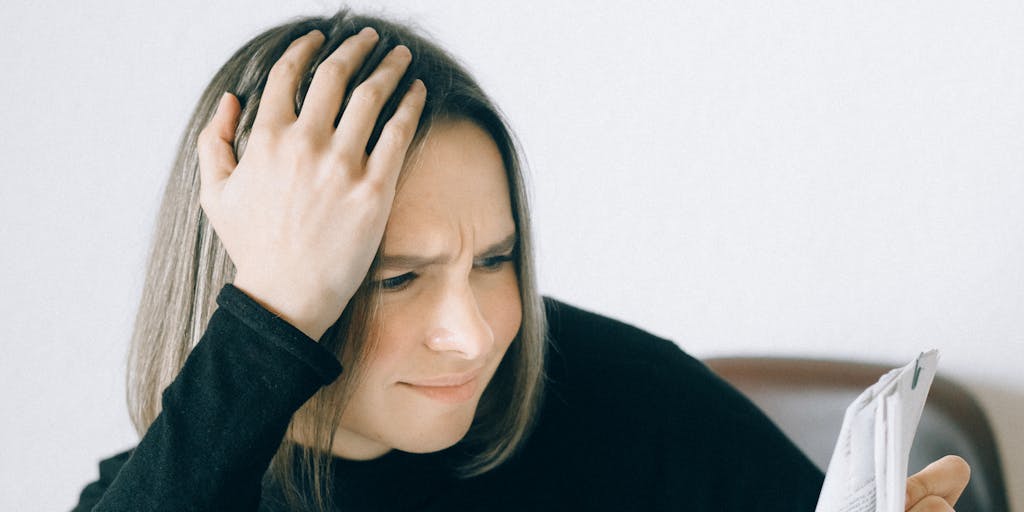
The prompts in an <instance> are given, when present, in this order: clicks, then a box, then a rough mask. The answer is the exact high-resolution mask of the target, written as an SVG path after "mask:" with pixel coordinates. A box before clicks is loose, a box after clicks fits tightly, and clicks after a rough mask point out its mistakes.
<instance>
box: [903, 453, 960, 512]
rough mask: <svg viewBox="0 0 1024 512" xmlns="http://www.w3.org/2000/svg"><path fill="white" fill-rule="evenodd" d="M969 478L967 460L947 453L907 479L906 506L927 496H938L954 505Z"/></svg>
mask: <svg viewBox="0 0 1024 512" xmlns="http://www.w3.org/2000/svg"><path fill="white" fill-rule="evenodd" d="M970 478H971V467H970V466H969V465H968V464H967V461H965V460H964V459H962V458H960V457H958V456H956V455H947V456H945V457H943V458H941V459H939V460H937V461H935V462H932V463H931V464H929V465H928V466H926V467H925V468H924V469H922V470H921V471H919V472H917V473H916V474H914V475H913V476H911V477H910V478H908V479H907V502H906V503H907V507H910V506H913V505H915V504H916V503H918V502H920V501H921V500H923V499H925V498H926V497H928V496H938V497H940V498H942V499H944V500H945V501H946V502H947V503H949V504H950V505H956V502H957V500H959V499H960V494H962V493H963V492H964V488H966V487H967V482H968V481H970Z"/></svg>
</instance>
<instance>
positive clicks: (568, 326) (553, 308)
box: [544, 296, 711, 378]
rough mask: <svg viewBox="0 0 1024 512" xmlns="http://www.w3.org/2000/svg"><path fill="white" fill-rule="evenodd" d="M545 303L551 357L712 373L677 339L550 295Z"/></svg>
mask: <svg viewBox="0 0 1024 512" xmlns="http://www.w3.org/2000/svg"><path fill="white" fill-rule="evenodd" d="M544 309H545V313H546V316H547V322H548V347H549V349H550V351H552V352H554V357H553V360H563V361H565V364H569V365H572V366H576V367H586V368H592V369H597V368H604V369H609V368H619V369H628V368H633V369H636V370H641V371H642V370H649V369H651V368H658V369H661V370H663V371H659V372H658V373H666V371H667V373H670V374H674V376H675V377H676V378H679V377H682V376H684V375H685V374H693V373H696V374H699V375H700V376H701V377H707V376H708V375H711V374H710V371H709V370H707V368H706V367H705V366H704V364H703V363H701V362H700V361H699V360H697V359H696V358H694V357H693V356H691V355H690V354H688V353H686V352H685V351H684V350H683V349H682V348H681V347H680V346H679V345H677V344H676V343H675V342H673V341H671V340H668V339H666V338H663V337H661V336H657V335H655V334H652V333H650V332H648V331H646V330H644V329H642V328H639V327H637V326H635V325H632V324H629V323H627V322H624V321H622V320H618V319H616V318H613V317H610V316H605V315H602V314H599V313H596V312H594V311H592V310H589V309H586V308H584V307H580V306H577V305H573V304H570V303H567V302H564V301H561V300H559V299H556V298H553V297H550V296H544ZM553 370H557V369H553Z"/></svg>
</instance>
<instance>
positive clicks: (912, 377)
mask: <svg viewBox="0 0 1024 512" xmlns="http://www.w3.org/2000/svg"><path fill="white" fill-rule="evenodd" d="M938 362H939V353H938V351H937V350H931V351H928V352H924V353H922V354H921V355H920V356H918V358H917V359H916V360H914V361H911V362H910V364H908V365H907V366H904V367H903V368H896V369H895V370H892V371H890V372H889V373H886V374H885V375H883V376H882V378H881V379H879V380H878V382H876V383H875V384H873V385H872V386H871V387H869V388H868V389H866V390H865V391H864V392H863V393H861V395H860V396H858V397H857V399H856V400H854V401H853V403H852V404H850V407H849V408H847V409H846V415H845V416H844V417H843V427H842V429H841V430H840V431H839V440H838V441H837V442H836V448H835V451H834V452H833V453H832V459H831V460H830V461H829V464H828V471H827V472H826V473H825V484H824V486H823V487H822V489H821V495H820V496H819V497H818V507H817V509H816V512H876V511H878V512H903V511H904V505H905V504H904V500H905V499H906V489H907V464H908V462H909V460H910V447H911V445H912V444H913V442H914V433H915V432H916V431H917V424H918V422H919V421H920V420H921V411H922V410H924V402H925V399H926V398H927V397H928V389H929V388H930V387H931V385H932V379H933V378H934V377H935V368H936V366H937V365H938Z"/></svg>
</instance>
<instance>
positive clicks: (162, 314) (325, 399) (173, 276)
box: [127, 8, 547, 510]
mask: <svg viewBox="0 0 1024 512" xmlns="http://www.w3.org/2000/svg"><path fill="white" fill-rule="evenodd" d="M366 26H370V27H373V28H374V29H375V30H376V31H377V32H378V33H379V35H380V40H379V41H378V43H377V45H376V47H375V48H374V50H373V51H372V53H371V54H370V55H369V56H368V57H367V58H366V61H365V62H364V64H363V65H362V67H361V68H360V69H359V71H358V72H357V73H356V75H355V76H354V77H353V79H352V80H350V82H349V85H348V88H347V90H346V93H345V97H344V100H343V103H342V107H341V109H340V111H339V113H338V116H337V117H336V118H335V121H334V123H335V126H337V123H338V121H339V119H340V117H341V113H342V112H343V111H344V107H345V105H346V104H347V102H348V100H349V98H350V96H351V93H352V90H353V89H354V88H355V86H357V85H358V84H359V83H361V82H362V81H363V80H365V79H366V78H367V77H368V76H369V74H370V73H371V72H372V71H373V70H374V69H375V68H376V67H377V65H378V63H379V62H380V61H381V60H382V59H383V57H384V56H385V55H386V54H387V52H388V51H390V50H391V49H392V48H394V47H395V46H397V45H399V44H402V45H405V46H407V47H408V48H409V49H410V50H411V52H412V62H411V63H410V65H409V67H408V70H407V71H406V74H405V76H404V77H403V78H402V80H401V81H400V82H399V84H398V87H397V88H396V90H395V92H394V94H393V95H392V97H391V98H390V99H389V100H388V102H387V103H386V104H385V106H384V108H383V110H382V111H381V114H380V116H379V118H378V120H377V122H376V124H375V126H374V129H373V132H372V135H371V137H370V140H369V143H368V145H367V151H368V152H369V151H371V150H372V149H373V147H374V145H375V144H376V142H377V139H378V138H379V136H380V133H381V130H382V128H383V126H384V124H385V123H386V122H387V120H388V119H389V118H390V117H391V115H392V114H393V113H394V112H395V110H396V108H397V105H398V101H399V99H400V98H401V97H402V96H403V95H404V94H405V92H406V91H407V90H408V88H409V86H410V85H411V84H412V82H413V80H415V79H416V78H419V79H421V80H422V81H423V82H424V84H425V85H426V88H427V98H426V104H425V106H424V109H423V113H422V115H421V118H420V121H419V125H418V127H417V130H416V135H415V136H414V138H413V141H412V144H411V146H410V149H409V155H410V156H411V157H414V155H415V154H416V153H417V152H418V149H419V148H421V147H422V144H423V141H424V138H425V137H426V135H427V134H428V133H429V131H430V128H431V126H432V125H434V124H435V123H439V122H444V121H449V120H468V121H471V122H474V123H476V124H477V125H479V126H480V127H481V128H483V129H484V130H485V131H486V132H487V133H489V134H490V136H491V137H492V138H493V139H494V141H495V143H496V144H497V146H498V148H499V150H500V152H501V155H502V159H503V162H504V165H505V170H506V175H507V179H508V186H509V192H510V195H511V197H510V199H511V204H512V217H513V220H514V221H515V224H516V229H517V231H518V233H519V246H518V248H517V250H516V251H515V268H516V274H517V276H518V280H519V290H520V296H521V300H522V307H523V311H522V324H521V327H520V330H519V332H518V334H517V335H516V338H515V339H514V340H513V341H512V343H511V345H509V348H508V351H507V352H506V354H505V357H504V359H503V360H502V362H501V364H500V366H499V367H498V370H497V371H496V373H495V375H494V377H493V379H492V380H491V382H490V384H489V385H488V386H487V388H486V390H485V391H484V394H483V396H482V398H481V401H480V404H479V406H478V408H477V411H476V416H475V417H474V420H473V424H472V426H471V428H470V430H469V432H468V434H467V435H466V436H465V437H464V438H463V439H462V440H461V441H460V442H459V447H460V450H459V451H460V453H465V454H466V456H465V458H464V460H461V461H459V462H458V466H457V467H453V468H452V470H453V471H454V473H455V475H456V476H458V477H462V478H468V477H471V476H475V475H479V474H482V473H485V472H487V471H490V470H491V469H494V468H495V467H497V466H499V465H500V464H502V463H503V462H504V461H505V460H507V459H508V458H509V457H511V456H512V455H513V453H514V452H515V451H516V450H517V449H518V447H519V446H521V444H522V442H523V441H524V440H525V439H526V437H527V436H528V435H529V432H530V430H531V428H532V427H533V425H534V423H535V421H536V416H537V414H538V412H539V408H540V401H541V397H542V395H543V386H544V368H543V364H544V356H545V347H546V341H545V334H546V332H547V328H546V324H545V316H544V307H543V303H542V301H541V296H540V293H539V291H538V289H537V280H536V272H535V266H534V259H533V236H532V229H531V226H530V216H529V208H528V204H527V189H526V184H525V181H524V169H523V167H522V164H521V157H520V151H519V145H518V143H517V142H516V140H515V138H514V136H513V134H512V132H511V130H510V129H509V127H508V125H507V124H506V122H505V120H504V117H503V116H502V114H501V112H500V111H499V110H498V108H497V107H496V106H495V105H494V104H493V102H492V101H491V100H490V99H489V98H488V97H487V95H486V94H484V92H483V91H482V90H481V89H480V86H479V85H478V84H477V83H476V81H475V80H474V79H473V78H472V76H470V74H469V73H468V72H467V71H466V70H465V68H464V67H463V66H462V65H460V64H459V63H458V62H457V61H456V59H455V58H454V57H452V56H451V55H449V54H448V53H447V52H446V51H444V50H443V49H442V48H440V47H439V46H437V45H436V44H435V43H433V42H431V41H430V40H429V39H427V38H426V37H425V36H423V35H421V34H419V33H417V32H416V31H415V30H414V29H413V28H411V27H410V26H407V25H403V24H399V23H397V22H394V21H391V20H387V19H383V18H381V17H377V16H364V15H356V14H352V13H350V12H349V10H348V9H346V8H342V9H341V10H339V11H338V12H337V13H335V14H334V15H332V16H329V17H317V16H310V17H302V18H297V19H295V20H294V21H290V22H288V23H285V24H282V25H279V26H276V27H273V28H271V29H268V30H265V31H264V32H262V33H260V34H258V35H257V36H256V37H255V38H253V39H252V40H251V41H249V42H247V43H245V44H244V45H243V46H242V47H241V48H240V49H239V50H238V51H236V52H235V53H234V55H232V56H231V57H230V58H229V59H228V61H227V62H226V63H225V64H224V65H223V66H222V67H221V68H220V69H219V70H218V71H217V73H216V74H215V75H214V77H213V79H212V80H211V82H210V83H209V85H208V86H207V87H206V89H205V90H204V92H203V94H202V96H201V97H200V99H199V103H198V105H197V106H196V108H195V110H194V111H193V113H192V116H191V119H190V120H189V123H188V126H187V129H186V131H185V133H184V134H183V137H182V139H181V141H180V144H179V147H178V151H177V157H176V159H175V161H174V164H173V167H172V168H171V172H170V176H169V177H168V181H167V183H166V185H165V190H164V195H163V200H162V203H161V206H160V210H159V214H158V218H157V222H156V232H155V236H154V238H153V240H152V245H151V248H150V252H149V257H148V263H147V270H146V276H145V283H144V286H143V290H142V297H141V301H140V304H139V309H138V312H137V315H136V318H135V325H134V330H133V333H132V339H131V346H130V350H129V355H128V378H127V399H128V408H129V412H130V415H131V419H132V422H133V424H134V426H135V429H136V431H137V432H138V433H139V435H143V434H144V433H145V432H146V430H147V429H148V428H149V426H150V424H151V423H152V422H153V420H154V419H155V418H156V417H157V415H158V414H159V413H160V409H161V402H160V399H161V393H162V391H163V390H164V388H166V387H167V385H168V384H170V382H171V381H172V380H173V379H174V377H175V376H176V375H177V374H178V372H179V371H180V370H181V368H182V366H183V365H184V362H185V359H186V358H187V357H188V355H189V353H190V352H191V350H192V349H193V347H195V345H196V344H197V343H198V342H199V340H200V338H201V337H202V336H203V334H204V333H205V331H206V326H207V324H208V322H209V320H210V317H211V315H212V314H213V310H214V309H215V308H216V307H217V304H216V296H217V294H218V293H219V291H220V290H221V288H222V287H223V286H224V284H226V283H229V282H231V281H232V280H233V279H234V276H235V267H234V264H233V263H232V262H231V260H230V258H229V257H228V254H227V252H226V251H225V250H224V247H223V245H222V244H221V242H220V240H219V239H218V237H217V235H216V233H215V232H214V230H213V227H212V226H211V225H210V223H209V220H208V219H207V218H206V216H205V215H204V214H203V212H202V209H201V208H200V204H199V164H198V163H199V159H198V153H197V149H196V142H197V137H198V135H199V132H200V131H201V130H202V129H203V127H204V126H206V124H207V123H208V122H209V121H210V119H211V118H212V117H213V113H214V111H215V110H216V107H217V104H218V101H219V99H220V97H221V95H222V93H224V92H225V91H226V92H231V93H232V94H234V95H235V96H237V97H238V99H239V102H240V103H241V105H242V111H241V115H240V118H239V122H238V127H237V129H236V131H235V145H234V150H235V153H236V155H237V157H238V158H239V159H240V158H241V156H242V154H243V153H244V152H245V146H246V143H247V141H248V137H249V133H250V130H251V129H252V124H253V120H254V119H255V115H256V112H257V109H258V108H259V103H260V97H261V94H262V93H263V87H264V85H265V84H266V81H267V77H268V75H269V73H270V68H271V67H272V66H273V65H274V63H275V62H276V61H277V60H278V58H280V56H281V55H282V54H283V53H284V51H285V49H286V48H287V47H288V45H289V44H290V43H291V42H292V41H293V40H294V39H296V38H298V37H300V36H302V35H303V34H306V33H308V32H309V31H311V30H313V29H317V30H320V31H321V32H323V33H324V35H325V36H326V40H325V41H324V43H323V44H322V45H321V47H320V48H319V49H318V50H317V52H316V54H315V55H314V57H313V59H312V61H311V62H310V67H309V70H308V72H307V73H305V75H304V77H303V79H302V81H301V82H300V85H299V88H298V91H297V93H296V97H295V111H296V115H297V114H298V112H299V111H300V109H301V108H302V104H303V100H304V98H305V95H306V90H307V89H308V87H309V84H310V80H311V79H312V77H313V73H314V72H315V70H316V68H317V66H318V65H319V64H320V62H322V61H323V60H324V59H325V58H327V57H328V56H329V55H330V54H331V53H332V52H333V51H334V50H335V49H336V48H337V47H338V46H339V45H340V44H341V43H342V41H344V40H345V39H346V38H348V37H349V36H352V35H354V34H355V33H357V32H358V31H359V30H361V29H362V28H363V27H366ZM408 166H409V160H407V162H406V168H408ZM402 174H403V175H404V174H405V169H403V170H402ZM399 186H401V180H400V181H399ZM382 245H383V244H382ZM379 258H380V249H379V248H378V253H377V256H376V257H375V258H374V261H373V263H372V264H371V266H370V269H369V272H368V273H367V277H366V278H365V279H364V280H363V283H362V285H361V286H360V288H359V290H358V291H357V292H356V294H355V295H354V296H353V297H352V299H351V300H350V301H349V303H348V305H347V306H346V307H345V310H344V311H343V312H342V314H341V317H340V318H339V320H338V322H337V323H336V324H335V325H334V326H332V327H331V329H330V330H328V331H327V333H326V334H325V335H324V338H323V339H322V340H321V343H323V345H324V346H325V347H326V348H328V349H329V350H331V351H333V352H334V353H335V354H336V355H337V356H338V357H339V358H341V357H342V351H343V350H344V351H345V352H346V353H351V354H352V356H353V357H355V359H354V360H353V361H352V362H350V363H349V364H347V365H346V366H345V368H346V369H345V372H344V373H343V374H342V376H341V377H340V378H339V379H338V380H337V381H335V382H334V383H332V384H331V385H329V386H326V387H324V388H322V389H321V390H320V391H319V392H317V393H316V394H315V395H314V396H313V397H312V398H311V399H310V400H309V401H308V402H307V403H306V404H304V405H303V407H302V408H300V409H299V411H297V412H296V414H295V416H294V417H293V420H292V423H291V424H290V425H289V434H291V433H294V432H295V431H296V430H295V429H297V428H298V426H299V425H301V426H302V432H303V439H304V440H314V441H315V444H314V447H315V448H316V450H315V451H311V450H306V449H301V448H300V446H299V445H297V444H296V443H294V442H293V441H290V437H291V436H290V435H286V436H285V439H284V441H283V442H282V444H281V446H280V448H279V449H278V451H277V453H276V454H275V455H274V458H273V460H272V461H271V465H270V470H269V471H268V473H267V475H266V476H265V478H269V479H271V480H272V481H273V482H274V483H275V484H277V485H280V487H281V489H282V491H283V492H284V496H285V498H287V500H288V502H289V504H290V507H291V508H292V509H313V510H326V509H328V508H330V506H331V503H332V499H331V495H330V489H331V482H330V475H331V472H330V462H331V457H330V447H331V445H332V444H333V437H334V432H335V428H336V426H337V424H338V422H339V420H340V418H341V413H342V411H343V409H344V407H345V404H346V403H347V401H348V399H349V398H350V395H349V394H348V393H350V392H351V391H352V390H354V389H355V387H356V386H355V383H357V382H358V381H359V379H360V377H361V372H360V371H359V369H360V368H361V367H362V366H363V365H362V364H360V363H362V362H363V361H365V360H366V358H367V357H368V354H370V353H372V350H373V349H374V347H375V345H376V342H377V340H374V339H370V338H369V335H368V333H369V332H370V329H369V326H370V325H372V324H373V322H374V319H375V318H376V316H375V315H376V311H377V307H378V304H379V299H380V293H381V290H380V289H379V285H375V284H374V282H373V280H372V279H371V278H370V276H373V275H374V274H375V271H376V269H377V268H378V265H379V261H378V260H379ZM296 461H298V465H297V466H296Z"/></svg>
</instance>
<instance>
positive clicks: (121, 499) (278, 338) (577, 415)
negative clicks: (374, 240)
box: [75, 284, 823, 512]
mask: <svg viewBox="0 0 1024 512" xmlns="http://www.w3.org/2000/svg"><path fill="white" fill-rule="evenodd" d="M217 303H218V304H219V305H220V307H219V308H218V309H217V310H216V311H215V312H214V314H213V316H212V317H211V319H210V323H209V326H208V328H207V330H206V332H205V333H204V335H203V337H202V339H201V340H200V342H199V343H198V345H196V347H195V349H194V350H193V351H192V353H191V354H190V355H189V357H188V359H187V360H186V362H185V365H184V367H183V368H182V370H181V372H180V373H179V374H178V376H177V377H176V378H175V380H174V381H173V382H172V383H171V384H170V385H169V386H168V387H167V389H166V390H164V393H163V412H161V413H160V415H159V416H158V417H157V419H156V420H155V421H154V422H153V424H152V425H151V426H150V428H149V430H148V431H147V432H146V435H145V436H144V437H143V438H142V440H141V441H140V442H139V444H138V445H137V446H136V447H135V448H133V449H131V450H128V451H126V452H123V453H120V454H118V455H115V456H113V457H111V458H108V459H105V460H103V461H101V462H100V465H99V469H100V477H99V480H98V481H96V482H93V483H90V484H89V485H87V486H86V487H85V489H84V490H83V491H82V493H81V498H80V502H79V504H78V506H77V507H76V508H75V511H86V510H96V511H114V510H117V511H128V510H131V511H150V510H174V511H184V510H189V511H205V510H211V511H212V510H218V511H227V510H239V511H242V510H245V511H256V510H260V511H269V510H281V508H280V507H279V506H277V505H275V503H277V500H276V498H277V496H275V495H273V490H272V488H270V487H269V486H264V485H262V483H263V476H264V472H265V471H266V468H267V466H268V464H269V463H270V459H271V458H272V456H273V455H274V453H275V452H276V450H277V447H278V446H279V444H280V443H281V441H282V439H283V437H284V432H285V429H286V427H287V425H288V422H289V421H290V419H291V416H292V414H293V413H294V412H295V411H296V410H298V408H299V407H300V406H301V405H302V404H303V403H304V402H305V401H306V400H308V399H309V398H310V397H311V396H312V395H313V394H314V393H315V392H316V391H317V389H319V388H320V387H321V386H323V385H326V384H328V383H330V382H332V381H333V380H334V379H336V378H337V377H338V375H340V373H341V371H342V368H341V365H340V364H339V363H338V360H337V358H336V357H335V356H334V355H333V354H332V353H330V352H329V351H327V350H326V349H325V348H324V347H322V346H321V345H320V344H319V343H317V342H316V341H314V340H312V339H310V338H309V337H307V336H306V335H304V334H303V333H302V332H301V331H299V330H298V329H296V328H295V327H293V326H292V325H290V324H288V323H287V322H285V321H284V320H282V319H281V318H279V317H276V316H274V315H273V314H272V313H270V312H269V311H268V310H266V309H264V308H263V307H262V306H260V305H259V304H258V303H257V302H255V301H254V300H252V299H251V298H250V297H249V296H248V295H246V294H245V293H243V292H242V291H240V290H239V289H237V288H235V287H234V286H232V285H230V284H228V285H226V286H225V287H224V288H223V289H222V290H221V292H220V294H219V295H218V297H217ZM544 304H545V310H546V313H547V318H548V323H549V343H550V345H549V350H548V358H547V361H546V363H545V364H546V372H547V376H548V382H547V391H546V394H545V399H544V402H543V407H542V410H541V411H542V412H541V416H540V420H539V423H538V424H537V427H536V429H535V430H534V431H533V433H532V435H531V436H530V437H529V439H528V440H527V442H526V444H525V445H524V446H523V448H522V450H521V451H520V452H519V453H518V454H517V455H516V456H515V457H514V458H512V459H511V460H509V461H508V462H506V463H505V464H503V465H502V466H500V467H498V468H497V469H495V470H493V471H491V472H489V473H486V474H484V475H482V476H478V477H475V478H472V479H469V480H457V479H455V478H452V477H449V476H447V473H446V472H445V471H443V470H442V469H441V468H442V467H444V466H443V460H445V459H444V458H445V457H446V456H447V455H449V453H450V452H451V451H452V450H453V449H454V448H452V449H448V450H442V451H440V452H435V453H430V454H412V453H406V452H402V451H399V450H392V451H390V452H389V453H387V454H385V455H384V456H382V457H379V458H377V459H374V460H369V461H351V460H345V459H341V458H336V459H335V463H336V466H335V469H334V471H335V475H336V481H337V486H336V491H337V492H336V499H337V501H338V504H339V506H340V508H341V509H342V510H487V511H493V510H518V511H528V510H616V511H621V510H645V511H654V510H687V511H691V510H708V511H729V510H736V511H740V510H742V511H753V510H779V511H783V510H784V511H787V512H788V511H801V510H806V511H811V510H813V509H814V506H815V503H816V501H817V496H818V493H819V491H820V489H821V485H822V480H823V475H822V473H821V471H820V470H819V469H818V468H817V467H815V466H814V465H813V464H812V463H811V462H810V461H809V460H808V459H807V458H806V457H805V456H804V455H803V454H802V453H801V452H800V451H799V449H797V448H796V446H795V445H793V443H792V442H790V440H789V439H787V438H786V437H785V436H784V435H783V434H782V433H781V432H780V431H779V429H778V428H777V427H776V426H775V425H774V424H772V422H771V421H770V420H768V418H767V417H765V416H764V414H763V413H761V412H760V411H759V410H758V409H757V408H756V407H755V406H754V405H752V404H751V402H750V401H748V400H747V399H746V398H744V397H743V396H741V395H740V394H739V393H738V392H737V391H735V390H734V389H733V388H732V387H730V386H729V385H728V384H726V383H725V382H723V381H722V380H721V379H719V378H718V377H717V376H715V375H714V374H713V373H711V371H709V370H708V369H707V368H706V367H705V366H704V365H702V364H701V363H700V362H699V361H697V360H695V359H694V358H692V357H690V356H689V355H687V354H686V353H684V352H683V351H682V350H680V349H679V347H678V346H677V345H676V344H675V343H673V342H671V341H668V340H665V339H662V338H659V337H656V336H654V335H652V334H649V333H647V332H645V331H642V330H640V329H637V328H635V327H632V326H630V325H627V324H624V323H622V322H619V321H616V320H613V319H610V318H607V317H603V316H600V315H597V314H594V313H591V312H587V311H584V310H581V309H578V308H575V307H573V306H570V305H568V304H565V303H562V302H559V301H557V300H555V299H551V298H548V297H545V299H544ZM457 446H458V445H456V447H457Z"/></svg>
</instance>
